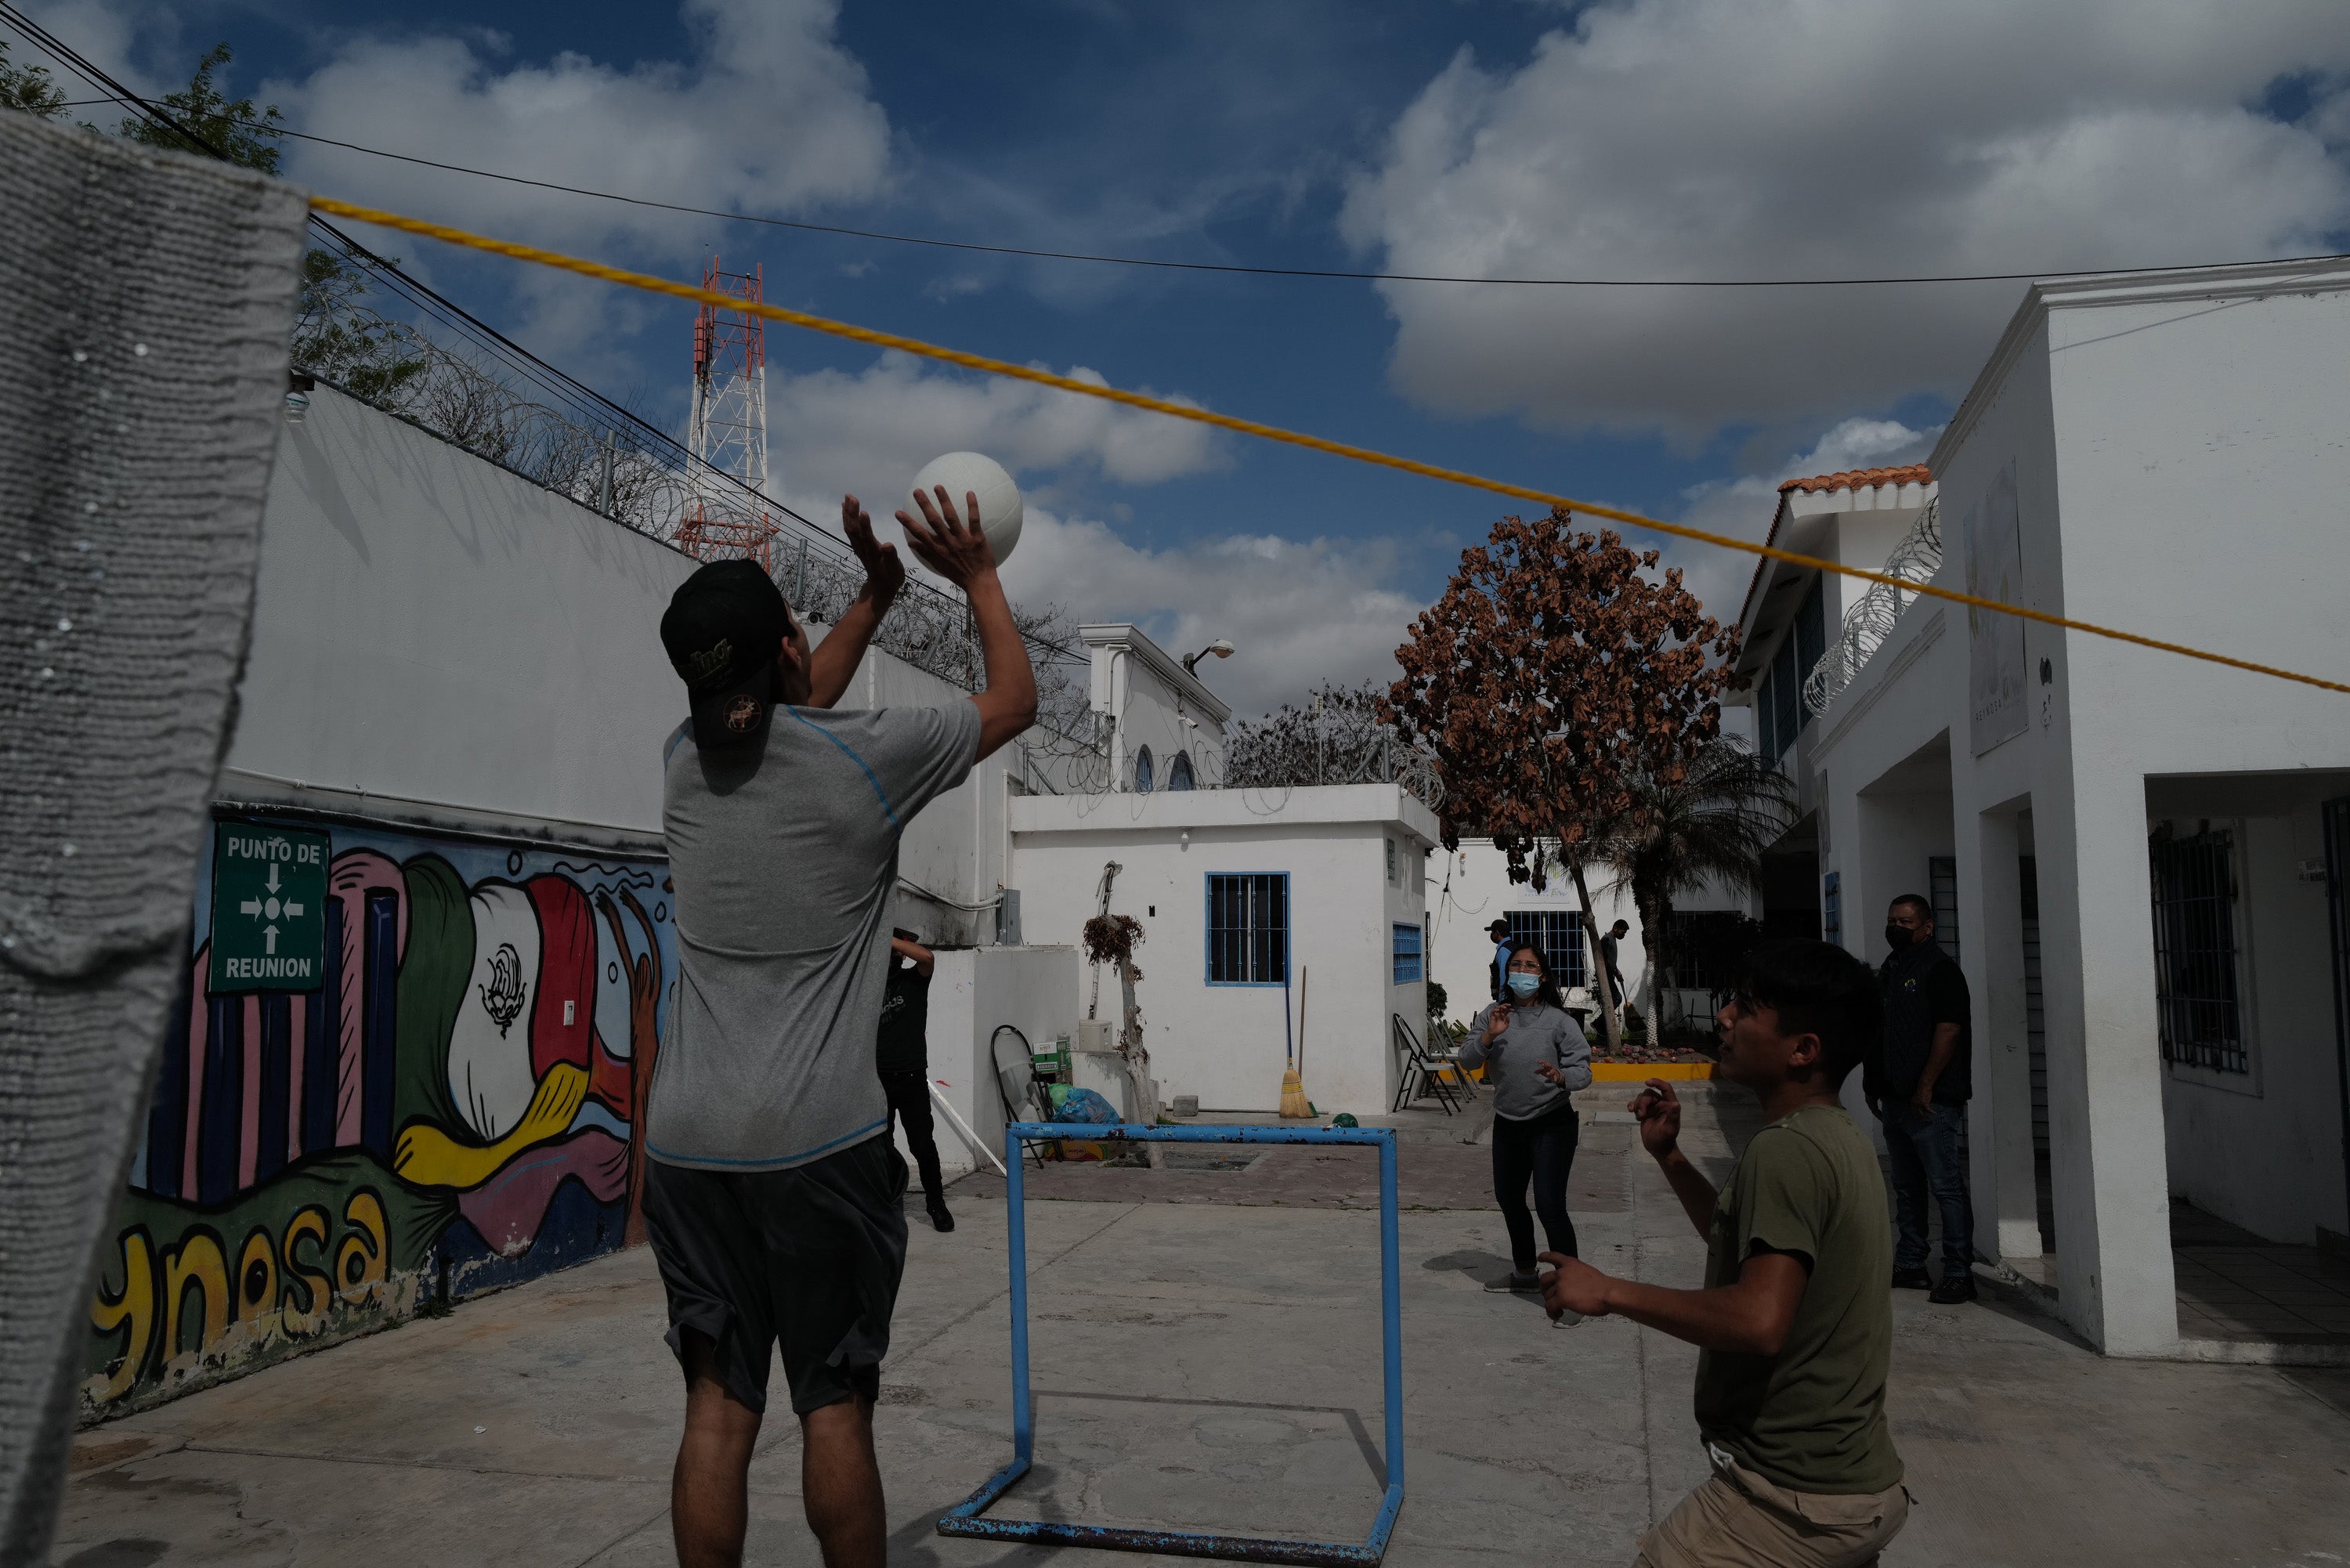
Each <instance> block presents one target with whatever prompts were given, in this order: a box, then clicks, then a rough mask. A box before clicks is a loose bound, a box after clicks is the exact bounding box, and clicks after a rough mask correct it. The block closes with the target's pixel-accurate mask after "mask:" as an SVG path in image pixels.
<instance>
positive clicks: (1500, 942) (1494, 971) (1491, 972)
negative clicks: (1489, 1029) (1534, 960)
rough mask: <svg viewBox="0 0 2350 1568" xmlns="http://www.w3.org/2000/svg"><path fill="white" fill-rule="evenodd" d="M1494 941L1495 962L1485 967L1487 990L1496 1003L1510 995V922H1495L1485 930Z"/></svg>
mask: <svg viewBox="0 0 2350 1568" xmlns="http://www.w3.org/2000/svg"><path fill="white" fill-rule="evenodd" d="M1485 934H1486V935H1487V936H1488V937H1490V938H1492V941H1493V961H1492V962H1491V963H1489V964H1487V965H1486V966H1485V989H1486V990H1488V991H1490V992H1492V993H1493V1000H1494V1001H1495V1002H1499V1001H1501V1000H1502V999H1503V997H1505V996H1507V995H1509V994H1510V922H1509V921H1507V920H1495V921H1494V922H1493V923H1492V925H1490V926H1487V927H1486V928H1485Z"/></svg>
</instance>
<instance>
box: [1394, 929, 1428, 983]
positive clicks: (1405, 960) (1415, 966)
mask: <svg viewBox="0 0 2350 1568" xmlns="http://www.w3.org/2000/svg"><path fill="white" fill-rule="evenodd" d="M1425 978H1426V975H1425V972H1424V971H1422V970H1421V968H1420V950H1419V927H1418V926H1401V925H1399V926H1398V927H1396V928H1395V982H1396V983H1397V984H1398V985H1418V984H1419V982H1420V981H1422V980H1423V979H1425Z"/></svg>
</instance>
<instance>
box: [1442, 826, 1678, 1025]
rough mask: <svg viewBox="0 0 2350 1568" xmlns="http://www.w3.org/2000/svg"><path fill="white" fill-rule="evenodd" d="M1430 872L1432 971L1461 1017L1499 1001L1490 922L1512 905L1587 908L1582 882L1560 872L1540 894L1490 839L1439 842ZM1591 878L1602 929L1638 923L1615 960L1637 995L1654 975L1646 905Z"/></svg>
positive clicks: (1448, 1009) (1451, 1013)
mask: <svg viewBox="0 0 2350 1568" xmlns="http://www.w3.org/2000/svg"><path fill="white" fill-rule="evenodd" d="M1426 876H1427V882H1428V898H1429V905H1430V913H1431V914H1432V915H1433V917H1434V919H1433V921H1432V924H1433V925H1434V927H1435V941H1434V948H1435V958H1434V961H1433V967H1432V968H1431V970H1430V979H1432V980H1435V981H1440V982H1441V983H1442V984H1443V986H1444V992H1445V1014H1446V1016H1447V1017H1449V1018H1451V1020H1452V1021H1453V1022H1455V1023H1468V1022H1469V1020H1470V1019H1471V1017H1472V1016H1474V1015H1475V1013H1476V1012H1477V1010H1478V1009H1479V1008H1481V1007H1482V1006H1484V1005H1485V1003H1486V1002H1490V1001H1492V994H1493V988H1492V981H1491V979H1490V976H1491V975H1492V967H1493V943H1492V939H1491V938H1490V937H1488V936H1487V935H1486V934H1485V928H1486V927H1487V926H1489V925H1491V924H1492V923H1493V921H1495V920H1496V919H1504V918H1506V917H1507V916H1508V914H1509V912H1510V911H1511V910H1513V909H1557V910H1560V911H1562V912H1565V911H1571V910H1576V909H1581V908H1582V907H1583V906H1582V903H1581V901H1580V900H1578V899H1577V898H1575V884H1574V883H1573V882H1572V881H1570V880H1568V879H1566V878H1565V877H1557V878H1554V879H1553V880H1552V881H1551V882H1550V884H1549V885H1548V886H1547V887H1546V888H1544V890H1543V891H1541V892H1539V893H1537V892H1535V891H1534V888H1533V886H1532V885H1531V884H1529V883H1524V882H1513V881H1511V880H1510V867H1509V857H1507V856H1504V855H1503V853H1502V852H1501V851H1500V850H1498V849H1495V848H1494V847H1493V841H1492V839H1490V838H1464V839H1462V840H1461V847H1460V848H1459V849H1457V850H1454V851H1453V852H1452V853H1451V854H1450V855H1448V854H1446V853H1445V852H1444V851H1443V850H1441V849H1439V850H1438V851H1437V852H1436V853H1435V854H1434V855H1432V856H1430V857H1429V859H1428V863H1427V870H1426ZM1586 880H1588V881H1589V882H1590V883H1591V908H1592V910H1593V912H1594V913H1595V914H1596V916H1597V917H1598V919H1599V929H1600V931H1601V932H1603V933H1604V932H1605V931H1606V930H1607V928H1608V927H1609V926H1611V925H1613V924H1614V923H1615V922H1616V921H1617V920H1619V919H1621V920H1627V921H1629V922H1631V928H1632V929H1630V930H1629V931H1627V933H1625V936H1624V940H1622V941H1621V942H1619V943H1617V950H1616V962H1617V967H1618V968H1620V969H1622V970H1623V971H1624V983H1625V984H1626V986H1627V987H1629V988H1631V990H1632V993H1633V995H1634V996H1635V997H1638V994H1639V990H1638V988H1639V987H1640V986H1642V985H1643V984H1645V983H1647V975H1648V957H1647V952H1646V950H1644V949H1643V948H1642V947H1641V945H1640V911H1639V910H1638V909H1635V908H1633V906H1632V895H1631V892H1630V890H1629V889H1627V888H1611V887H1609V886H1607V883H1606V879H1605V878H1604V877H1589V876H1586ZM1690 907H1691V908H1695V907H1696V906H1694V905H1692V906H1690ZM1414 1027H1415V1028H1416V1027H1418V1025H1417V1024H1415V1025H1414Z"/></svg>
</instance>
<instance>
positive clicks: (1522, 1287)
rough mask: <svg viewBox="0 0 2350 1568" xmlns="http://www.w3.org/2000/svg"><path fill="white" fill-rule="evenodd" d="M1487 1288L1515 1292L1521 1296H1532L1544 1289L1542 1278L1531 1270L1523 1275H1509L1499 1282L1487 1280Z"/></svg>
mask: <svg viewBox="0 0 2350 1568" xmlns="http://www.w3.org/2000/svg"><path fill="white" fill-rule="evenodd" d="M1485 1288H1486V1289H1487V1290H1489V1291H1514V1292H1517V1293H1520V1294H1532V1293H1534V1292H1537V1291H1539V1290H1541V1289H1542V1276H1541V1275H1539V1274H1537V1273H1535V1272H1534V1271H1533V1270H1531V1269H1529V1270H1528V1271H1527V1272H1524V1273H1523V1274H1519V1273H1508V1274H1503V1276H1502V1277H1501V1278H1500V1279H1498V1280H1487V1281H1486V1282H1485Z"/></svg>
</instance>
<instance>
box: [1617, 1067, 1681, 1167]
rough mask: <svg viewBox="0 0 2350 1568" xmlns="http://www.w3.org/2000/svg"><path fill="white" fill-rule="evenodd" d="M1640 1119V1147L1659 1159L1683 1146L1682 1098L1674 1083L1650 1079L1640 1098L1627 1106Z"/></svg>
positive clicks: (1660, 1079)
mask: <svg viewBox="0 0 2350 1568" xmlns="http://www.w3.org/2000/svg"><path fill="white" fill-rule="evenodd" d="M1625 1108H1626V1109H1627V1110H1629V1111H1630V1112H1631V1113H1632V1114H1633V1116H1637V1117H1638V1118H1639V1122H1640V1147H1642V1148H1645V1149H1647V1150H1648V1152H1649V1153H1650V1154H1651V1155H1653V1156H1655V1157H1656V1158H1659V1159H1662V1158H1665V1157H1666V1156H1667V1155H1669V1154H1670V1153H1672V1152H1673V1150H1674V1149H1675V1148H1677V1147H1679V1146H1680V1138H1681V1101H1680V1096H1679V1095H1676V1094H1674V1093H1673V1086H1672V1085H1670V1084H1669V1083H1667V1082H1665V1080H1664V1079H1662V1078H1651V1079H1649V1080H1648V1087H1647V1088H1646V1089H1644V1090H1642V1091H1641V1093H1640V1096H1639V1097H1638V1099H1636V1100H1634V1101H1633V1102H1632V1103H1631V1104H1630V1105H1629V1106H1626V1107H1625Z"/></svg>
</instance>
